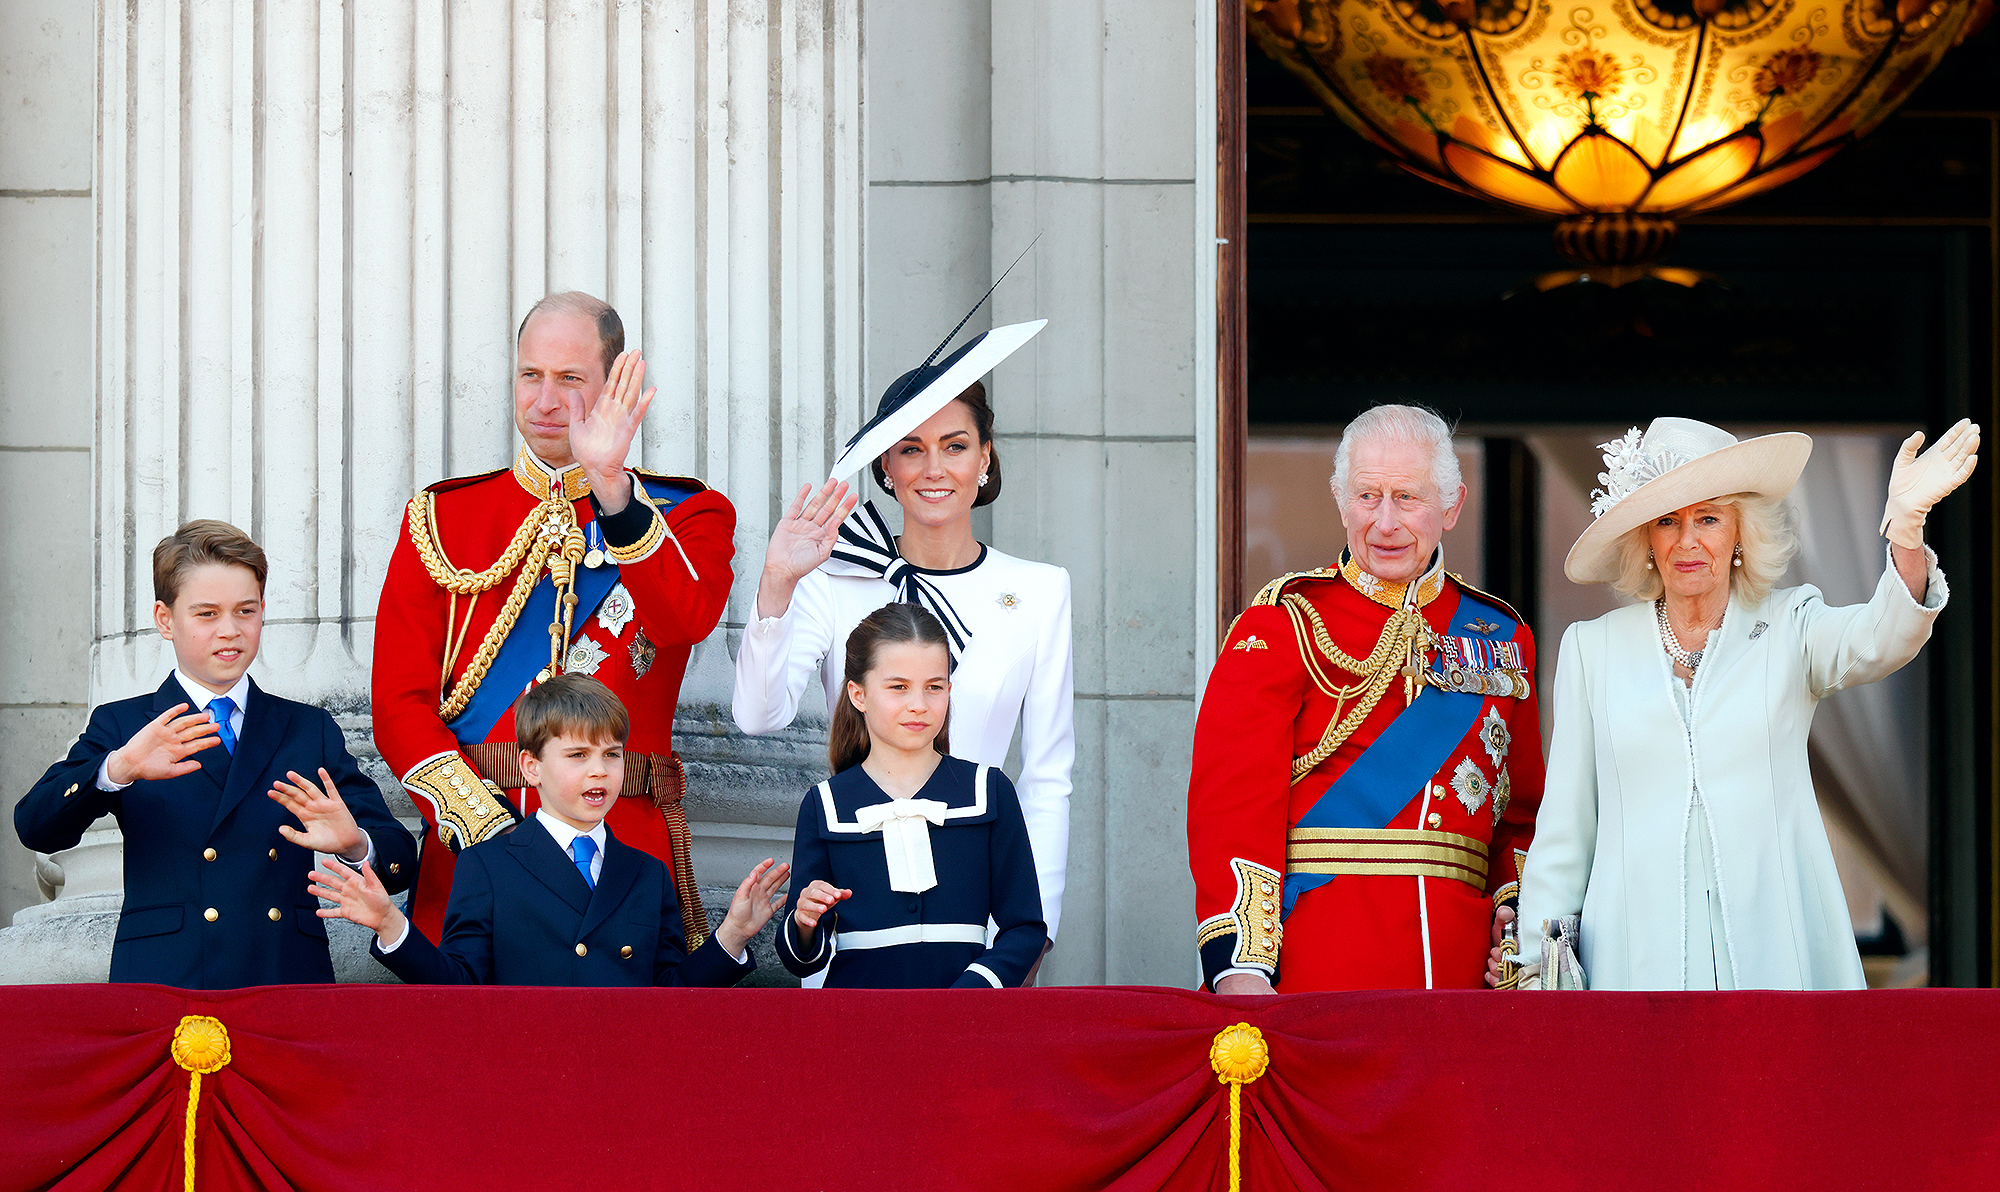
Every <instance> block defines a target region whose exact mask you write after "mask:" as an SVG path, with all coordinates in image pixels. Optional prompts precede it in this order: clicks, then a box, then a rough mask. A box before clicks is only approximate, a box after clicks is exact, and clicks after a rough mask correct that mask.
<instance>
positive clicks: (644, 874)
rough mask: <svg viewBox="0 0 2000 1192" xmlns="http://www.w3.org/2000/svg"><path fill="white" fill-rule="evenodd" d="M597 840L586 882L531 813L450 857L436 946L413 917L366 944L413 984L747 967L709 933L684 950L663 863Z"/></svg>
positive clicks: (724, 981) (616, 978) (581, 981)
mask: <svg viewBox="0 0 2000 1192" xmlns="http://www.w3.org/2000/svg"><path fill="white" fill-rule="evenodd" d="M604 839H605V846H604V867H603V869H602V870H601V871H600V872H599V874H598V878H597V888H596V889H592V888H591V887H590V885H589V883H587V882H585V881H584V880H583V874H581V873H579V872H578V871H577V868H576V862H575V861H573V860H571V859H570V856H569V854H568V853H566V852H564V851H563V849H562V847H561V846H560V845H558V844H557V843H556V842H555V838H554V837H553V836H550V835H549V830H548V829H547V828H544V827H543V826H542V823H541V820H540V819H538V818H537V817H535V816H532V815H531V816H529V817H528V818H527V820H526V821H525V822H523V823H521V824H519V825H517V826H516V827H515V828H514V829H513V830H512V831H510V832H508V833H506V834H505V835H502V836H495V837H493V838H492V839H490V840H485V841H481V842H480V843H479V844H476V845H474V846H473V847H471V848H469V849H466V850H465V851H464V852H462V853H460V854H458V865H457V867H456V868H455V869H454V870H453V872H452V879H451V901H450V902H449V903H448V904H447V905H446V907H445V912H444V939H443V940H442V942H441V943H439V944H435V945H434V944H432V943H431V942H430V940H428V939H426V938H425V937H424V933H423V932H421V931H418V930H417V929H416V927H415V926H414V925H412V926H411V927H410V929H409V934H407V935H406V936H404V937H403V942H402V943H401V944H399V945H398V946H397V948H396V950H395V951H394V952H390V953H387V954H384V953H383V951H382V949H381V947H380V946H379V943H371V944H370V945H369V951H370V952H371V953H373V954H374V956H375V958H376V959H377V960H380V961H381V962H382V963H383V964H385V965H387V966H388V968H389V971H390V972H393V973H395V974H396V975H397V976H398V977H401V978H402V979H403V980H404V981H407V982H409V983H410V984H412V985H570V986H592V987H600V988H602V987H609V986H620V985H710V986H724V985H734V984H736V982H738V981H740V980H742V978H743V976H744V975H745V974H747V973H748V972H750V971H751V970H752V969H754V968H756V967H757V962H756V961H755V960H754V959H751V960H750V961H749V963H747V964H738V963H736V961H735V959H734V958H733V957H731V956H730V955H729V954H728V953H727V952H724V951H723V950H722V945H721V944H718V943H717V942H716V941H715V937H714V936H713V935H710V936H709V937H708V939H707V940H706V941H704V942H703V944H702V945H701V947H699V948H696V949H695V950H694V953H693V955H689V954H688V950H687V940H686V938H684V937H683V936H682V935H681V904H680V899H678V898H676V897H675V896H674V883H673V881H672V880H671V879H670V878H669V877H668V876H667V867H666V866H665V865H663V864H661V863H660V861H659V859H658V858H657V857H654V856H651V855H649V854H647V853H642V852H640V851H639V850H638V849H635V848H632V847H631V846H629V845H626V844H623V843H620V841H619V840H618V838H617V837H616V836H613V835H612V834H611V830H610V829H609V828H606V829H605V830H604Z"/></svg>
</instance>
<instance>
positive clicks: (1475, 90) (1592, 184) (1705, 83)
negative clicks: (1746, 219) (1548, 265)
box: [1244, 0, 1992, 284]
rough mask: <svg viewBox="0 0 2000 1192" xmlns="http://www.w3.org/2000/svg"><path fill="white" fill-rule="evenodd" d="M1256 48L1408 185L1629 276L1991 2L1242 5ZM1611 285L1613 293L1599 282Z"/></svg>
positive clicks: (1959, 31)
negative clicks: (1429, 186)
mask: <svg viewBox="0 0 2000 1192" xmlns="http://www.w3.org/2000/svg"><path fill="white" fill-rule="evenodd" d="M1244 3H1245V4H1246V6H1247V9H1248V12H1249V16H1250V20H1249V22H1248V24H1249V28H1250V31H1251V34H1252V36H1254V37H1255V38H1256V39H1257V43H1258V44H1259V45H1260V46H1261V47H1262V48H1263V49H1264V51H1265V52H1266V53H1267V54H1269V55H1270V56H1271V57H1273V58H1275V59H1276V60H1277V61H1279V62H1280V63H1282V64H1283V65H1284V66H1286V67H1287V68H1288V69H1290V70H1291V71H1292V73H1294V74H1296V75H1298V76H1299V77H1300V78H1301V79H1303V80H1304V81H1305V82H1306V84H1307V85H1308V86H1310V87H1311V88H1312V90H1313V92H1314V93H1315V94H1316V95H1317V96H1318V97H1319V99H1320V101H1321V102H1322V103H1324V104H1325V105H1326V106H1327V107H1328V108H1330V109H1331V110H1332V111H1333V112H1334V113H1335V114H1336V115H1338V116H1339V117H1340V118H1341V119H1342V120H1345V121H1346V122H1347V123H1348V124H1349V125H1352V126H1353V127H1354V129H1355V130H1356V131H1358V132H1359V133H1361V135H1362V136H1364V137H1366V138H1368V139H1369V140H1370V141H1372V142H1374V143H1375V144H1376V145H1378V146H1380V147H1381V148H1383V149H1385V150H1387V151H1389V152H1390V153H1392V154H1394V155H1395V156H1396V158H1397V159H1398V160H1399V162H1400V163H1401V164H1402V165H1403V166H1404V167H1405V168H1407V169H1409V170H1411V171H1412V172H1414V173H1416V174H1419V175H1421V176H1422V177H1425V178H1428V179H1430V180H1431V181H1433V182H1436V183H1439V184H1441V185H1443V186H1448V187H1451V188H1452V189H1453V190H1458V191H1463V192H1465V193H1467V194H1472V195H1477V196H1479V197H1481V198H1485V199H1489V200H1492V201H1494V202H1497V203H1502V204H1505V205H1507V206H1511V207H1515V208H1519V209H1523V210H1526V211H1531V212H1537V213H1541V214H1544V215H1554V216H1559V217H1561V222H1560V223H1559V224H1558V226H1557V228H1556V233H1555V240H1556V247H1557V248H1558V249H1559V250H1560V251H1561V252H1562V253H1563V254H1564V255H1565V256H1567V257H1569V258H1570V259H1571V260H1572V261H1575V262H1578V263H1579V264H1583V265H1587V266H1607V267H1610V268H1609V269H1607V270H1605V272H1607V273H1622V274H1623V275H1625V279H1629V278H1630V277H1631V276H1636V275H1637V274H1638V273H1639V272H1641V271H1642V267H1643V266H1645V265H1647V264H1648V263H1649V262H1651V261H1654V260H1656V259H1657V258H1658V257H1659V256H1660V254H1662V253H1664V252H1665V251H1666V250H1667V248H1668V247H1670V246H1671V245H1672V243H1673V239H1674V229H1675V224H1674V220H1675V218H1676V217H1679V216H1683V215H1689V214H1693V213H1695V212H1700V211H1707V210H1711V209H1713V208H1716V207H1720V206H1723V205H1725V204H1728V203H1733V202H1736V201H1737V200H1739V199H1744V198H1748V197H1749V196H1751V195H1754V194H1758V193H1761V192H1763V191H1766V190H1770V189H1771V188H1773V187H1776V186H1781V185H1783V184H1784V183H1786V182H1789V181H1791V180H1792V179H1794V178H1797V177H1798V176H1799V175H1801V174H1803V173H1805V172H1806V171H1807V170H1810V169H1812V168H1813V167H1814V166H1816V165H1818V164H1820V163H1821V162H1823V161H1825V160H1826V159H1827V158H1829V157H1831V156H1833V154H1834V153H1836V152H1838V151H1839V150H1840V148H1841V146H1843V145H1845V144H1847V143H1848V142H1850V141H1852V140H1854V139H1855V138H1857V137H1860V136H1863V135H1865V134H1866V133H1867V132H1869V131H1870V130H1871V129H1873V128H1874V127H1875V126H1876V125H1878V124H1880V123H1881V122H1882V121H1883V120H1884V119H1885V118H1887V117H1888V115H1889V113H1890V112H1892V111H1894V110H1895V108H1896V105H1897V104H1898V103H1900V102H1901V101H1902V100H1903V99H1904V97H1906V96H1907V95H1908V94H1909V93H1910V90H1911V89H1912V88H1913V87H1915V86H1916V85H1917V83H1918V82H1920V81H1922V79H1923V78H1924V76H1925V75H1927V74H1929V73H1930V71H1931V68H1932V67H1934V66H1936V65H1937V63H1938V60H1939V59H1940V58H1942V57H1943V56H1944V54H1945V52H1946V51H1947V50H1948V49H1950V48H1951V47H1952V46H1953V45H1956V44H1957V43H1958V42H1959V41H1962V40H1963V39H1964V38H1965V37H1966V36H1967V35H1969V34H1970V33H1972V32H1973V31H1974V30H1976V29H1977V28H1978V26H1979V25H1980V24H1981V23H1982V22H1983V21H1984V19H1985V18H1986V16H1987V15H1989V13H1990V11H1991V8H1992V0H1445V2H1443V3H1440V2H1439V0H1244ZM1606 280H1613V281H1614V284H1615V283H1616V280H1618V279H1616V278H1613V277H1607V278H1606Z"/></svg>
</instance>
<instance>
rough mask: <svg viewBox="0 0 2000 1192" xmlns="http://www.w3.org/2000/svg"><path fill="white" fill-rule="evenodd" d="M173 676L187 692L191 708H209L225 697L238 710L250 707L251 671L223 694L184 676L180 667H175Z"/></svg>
mask: <svg viewBox="0 0 2000 1192" xmlns="http://www.w3.org/2000/svg"><path fill="white" fill-rule="evenodd" d="M173 676H174V682H176V683H179V684H180V685H181V690H182V691H183V692H185V693H186V694H187V697H188V706H189V707H190V708H195V709H204V708H207V707H208V705H210V704H212V703H214V702H215V701H216V700H219V699H223V698H225V697H226V698H227V699H228V700H229V701H230V703H231V704H232V705H233V706H234V707H235V709H236V711H238V712H242V711H245V710H247V709H248V708H249V707H250V672H249V671H244V672H243V674H242V676H241V677H240V678H238V679H237V680H236V686H234V687H231V688H230V689H229V690H227V691H225V692H223V693H222V694H221V695H217V694H216V693H215V692H213V691H210V690H209V689H208V688H206V687H204V686H202V685H201V684H200V683H197V682H195V681H194V680H192V679H187V678H183V677H182V676H181V669H180V668H179V667H175V668H174V669H173Z"/></svg>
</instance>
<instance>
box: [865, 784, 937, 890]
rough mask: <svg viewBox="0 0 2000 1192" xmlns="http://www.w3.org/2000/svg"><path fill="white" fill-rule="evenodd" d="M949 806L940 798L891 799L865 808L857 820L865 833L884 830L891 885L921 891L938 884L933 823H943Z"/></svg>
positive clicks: (883, 844) (885, 854) (884, 849)
mask: <svg viewBox="0 0 2000 1192" xmlns="http://www.w3.org/2000/svg"><path fill="white" fill-rule="evenodd" d="M946 809H947V808H946V805H945V804H943V803H940V802H938V801H937V800H936V799H891V800H889V801H888V802H887V803H877V804H875V805H874V806H872V807H863V808H861V809H860V810H858V811H856V812H855V813H854V820H855V822H856V823H858V824H860V825H861V830H862V831H863V832H873V831H875V830H876V829H878V828H879V829H881V831H882V853H883V855H884V856H885V857H886V858H887V859H888V862H889V888H890V889H891V890H898V891H901V892H902V893H905V894H921V893H923V892H924V891H925V890H928V889H930V888H931V887H932V886H935V885H937V867H936V866H935V865H933V864H932V863H931V827H930V826H931V824H939V825H942V824H943V823H944V813H945V811H946Z"/></svg>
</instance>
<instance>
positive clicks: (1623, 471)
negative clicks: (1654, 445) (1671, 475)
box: [1590, 426, 1688, 517]
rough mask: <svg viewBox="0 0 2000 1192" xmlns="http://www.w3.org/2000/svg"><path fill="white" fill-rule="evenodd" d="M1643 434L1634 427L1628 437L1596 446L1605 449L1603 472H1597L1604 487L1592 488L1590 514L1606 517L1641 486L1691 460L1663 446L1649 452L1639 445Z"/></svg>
mask: <svg viewBox="0 0 2000 1192" xmlns="http://www.w3.org/2000/svg"><path fill="white" fill-rule="evenodd" d="M1643 437H1644V436H1643V435H1641V433H1640V431H1639V428H1638V427H1636V426H1635V427H1633V428H1632V429H1631V430H1629V431H1626V432H1625V437H1623V438H1620V439H1613V440H1611V441H1610V442H1609V443H1599V444H1598V445H1597V446H1598V448H1599V449H1600V450H1602V451H1603V452H1604V471H1602V472H1599V473H1598V474H1597V481H1598V483H1599V484H1602V485H1603V486H1604V487H1603V488H1593V489H1591V490H1590V516H1592V517H1603V516H1604V515H1605V514H1606V513H1609V512H1610V511H1611V507H1612V506H1613V505H1616V504H1617V503H1618V502H1620V501H1622V500H1624V499H1625V498H1626V497H1628V496H1630V495H1632V493H1633V492H1634V491H1635V490H1637V489H1638V488H1639V486H1640V485H1642V484H1645V483H1646V482H1647V481H1649V480H1658V479H1659V478H1660V477H1661V476H1664V475H1666V474H1667V472H1669V471H1671V470H1672V469H1674V468H1677V467H1679V466H1680V465H1682V464H1684V463H1687V462H1688V459H1687V457H1686V456H1683V455H1682V454H1681V453H1680V452H1678V451H1673V450H1670V449H1668V448H1664V447H1663V448H1661V449H1660V450H1659V451H1657V452H1655V453H1653V454H1652V455H1648V454H1646V451H1645V449H1644V448H1643V447H1641V446H1640V440H1641V439H1642V438H1643Z"/></svg>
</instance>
